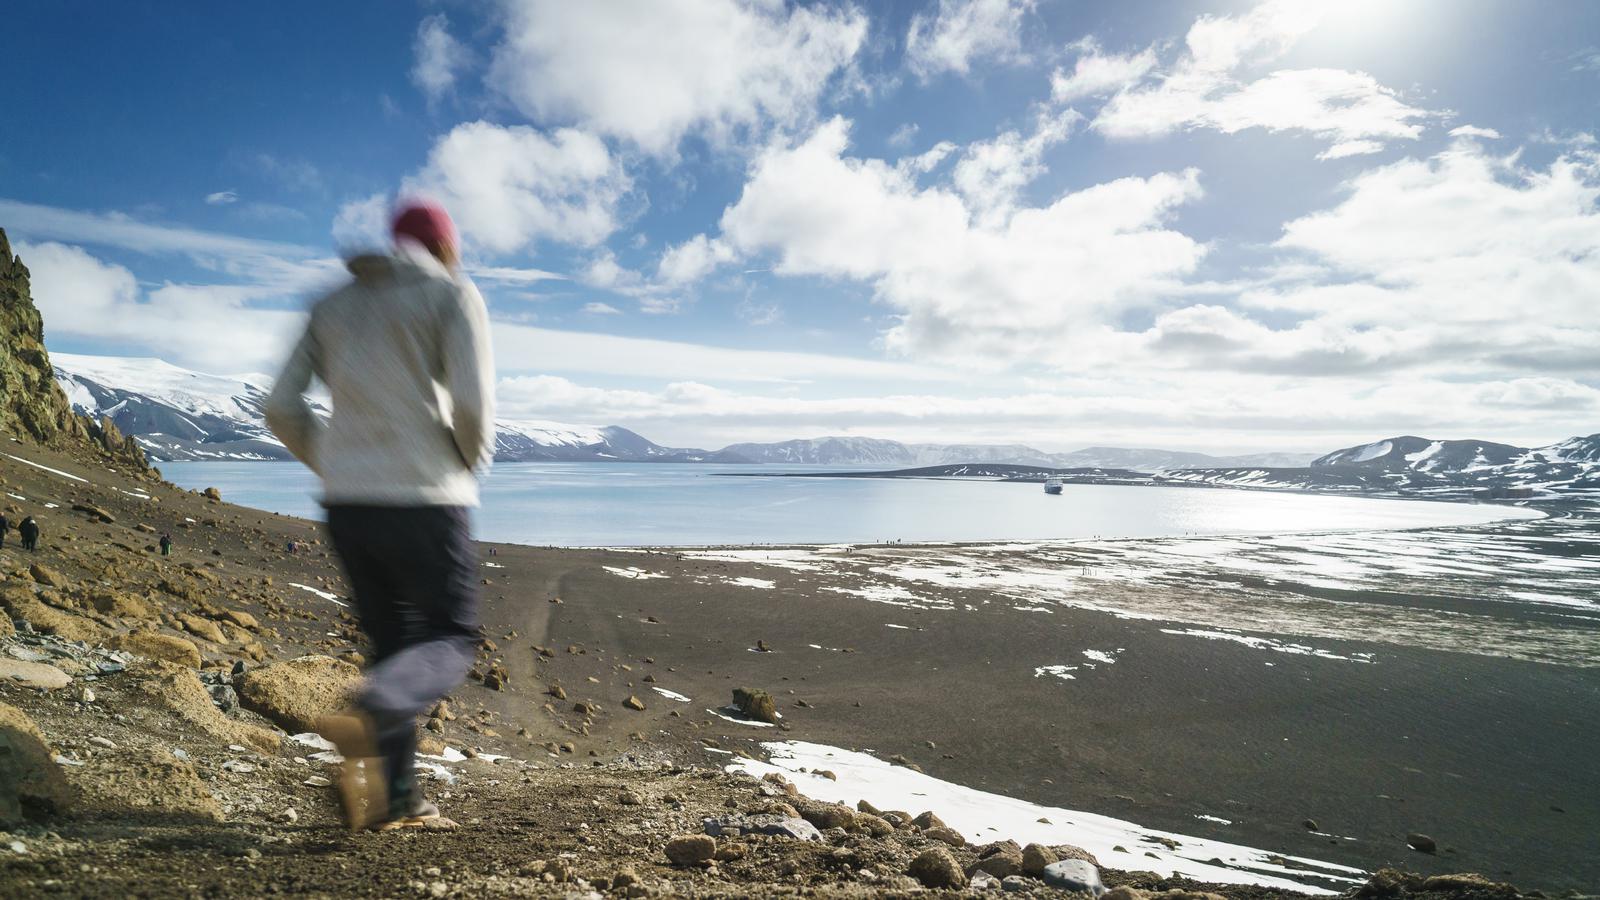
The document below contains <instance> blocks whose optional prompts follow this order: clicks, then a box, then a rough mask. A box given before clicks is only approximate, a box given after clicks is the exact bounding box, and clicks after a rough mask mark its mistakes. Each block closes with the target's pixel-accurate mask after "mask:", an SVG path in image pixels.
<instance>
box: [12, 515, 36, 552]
mask: <svg viewBox="0 0 1600 900" xmlns="http://www.w3.org/2000/svg"><path fill="white" fill-rule="evenodd" d="M17 537H19V538H21V539H22V549H24V550H37V549H39V523H38V522H35V521H34V520H33V516H28V517H26V518H24V519H23V520H22V521H21V522H18V523H17Z"/></svg>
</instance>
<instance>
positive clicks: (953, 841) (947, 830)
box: [922, 825, 967, 847]
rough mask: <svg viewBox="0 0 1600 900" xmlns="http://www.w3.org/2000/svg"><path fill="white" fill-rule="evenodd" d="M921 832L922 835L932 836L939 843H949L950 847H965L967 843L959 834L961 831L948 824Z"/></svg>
mask: <svg viewBox="0 0 1600 900" xmlns="http://www.w3.org/2000/svg"><path fill="white" fill-rule="evenodd" d="M922 834H923V836H924V837H928V838H932V839H933V840H936V841H938V842H939V843H941V844H949V845H950V846H952V847H965V846H966V845H967V839H966V838H964V837H962V836H961V832H959V831H956V830H955V829H954V828H951V827H949V826H948V825H941V826H938V827H935V828H929V829H927V830H926V831H924V832H922Z"/></svg>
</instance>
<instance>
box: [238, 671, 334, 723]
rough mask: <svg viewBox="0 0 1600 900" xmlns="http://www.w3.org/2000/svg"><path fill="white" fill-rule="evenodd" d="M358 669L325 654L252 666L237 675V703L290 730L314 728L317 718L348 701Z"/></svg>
mask: <svg viewBox="0 0 1600 900" xmlns="http://www.w3.org/2000/svg"><path fill="white" fill-rule="evenodd" d="M360 683H361V670H360V669H357V668H356V667H355V666H352V665H350V664H349V663H347V662H341V661H339V660H337V659H332V658H330V657H326V656H301V657H298V658H296V659H291V660H288V661H286V662H280V663H272V664H271V665H265V666H261V667H260V668H257V669H251V670H250V671H248V672H246V673H244V674H243V675H241V676H239V678H238V679H236V684H235V688H236V690H238V692H239V703H240V705H242V706H243V707H244V708H245V709H248V710H250V711H252V712H256V713H260V714H261V715H263V716H266V717H267V718H268V719H270V720H272V722H274V723H275V724H277V725H278V726H279V727H280V728H283V729H284V730H286V731H288V732H289V733H290V734H297V733H299V732H303V731H314V730H316V721H317V719H319V718H321V717H323V716H325V715H328V714H329V713H333V712H337V711H339V710H340V709H342V708H344V707H345V706H346V705H347V704H348V703H349V698H350V695H351V694H352V693H353V692H354V691H355V689H356V687H357V686H359V684H360Z"/></svg>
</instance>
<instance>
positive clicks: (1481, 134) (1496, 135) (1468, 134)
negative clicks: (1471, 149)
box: [1450, 125, 1500, 141]
mask: <svg viewBox="0 0 1600 900" xmlns="http://www.w3.org/2000/svg"><path fill="white" fill-rule="evenodd" d="M1450 136H1451V137H1458V138H1487V139H1489V140H1492V141H1493V140H1499V139H1500V132H1498V131H1495V130H1494V129H1493V128H1480V127H1478V126H1477V125H1462V126H1459V127H1457V128H1452V129H1450Z"/></svg>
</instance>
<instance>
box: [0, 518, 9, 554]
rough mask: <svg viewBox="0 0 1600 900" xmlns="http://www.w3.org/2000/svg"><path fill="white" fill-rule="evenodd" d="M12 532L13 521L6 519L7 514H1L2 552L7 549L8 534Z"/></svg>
mask: <svg viewBox="0 0 1600 900" xmlns="http://www.w3.org/2000/svg"><path fill="white" fill-rule="evenodd" d="M10 530H11V520H10V519H8V518H6V514H5V513H0V550H3V549H5V546H6V533H7V532H9V531H10Z"/></svg>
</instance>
